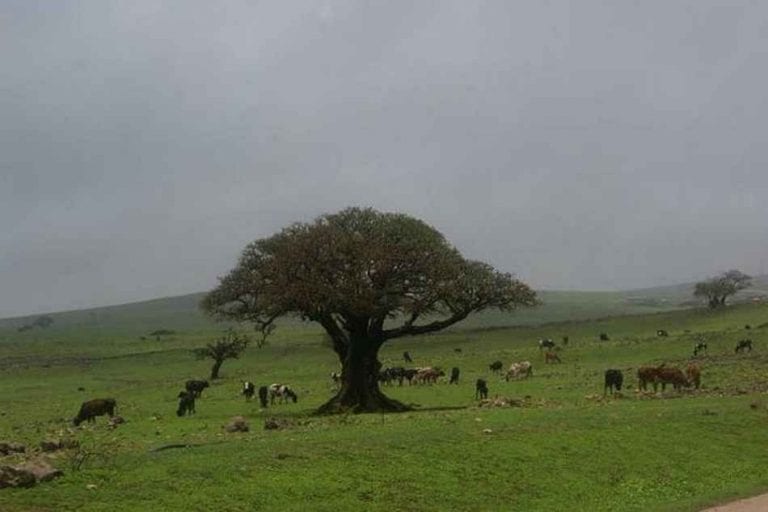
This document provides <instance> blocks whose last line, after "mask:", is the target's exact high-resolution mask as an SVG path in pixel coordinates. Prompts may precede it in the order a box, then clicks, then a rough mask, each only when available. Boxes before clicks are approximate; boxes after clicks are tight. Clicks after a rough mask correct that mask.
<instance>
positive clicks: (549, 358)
mask: <svg viewBox="0 0 768 512" xmlns="http://www.w3.org/2000/svg"><path fill="white" fill-rule="evenodd" d="M544 362H545V363H562V361H561V360H560V356H558V355H557V354H555V353H554V352H547V353H545V354H544Z"/></svg>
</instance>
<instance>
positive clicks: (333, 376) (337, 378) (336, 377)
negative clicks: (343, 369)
mask: <svg viewBox="0 0 768 512" xmlns="http://www.w3.org/2000/svg"><path fill="white" fill-rule="evenodd" d="M331 380H332V381H333V384H334V385H335V386H338V385H339V384H341V374H340V373H339V372H331Z"/></svg>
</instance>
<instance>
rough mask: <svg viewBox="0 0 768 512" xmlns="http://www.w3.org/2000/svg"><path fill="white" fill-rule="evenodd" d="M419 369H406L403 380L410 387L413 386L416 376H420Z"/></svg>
mask: <svg viewBox="0 0 768 512" xmlns="http://www.w3.org/2000/svg"><path fill="white" fill-rule="evenodd" d="M418 373H419V369H418V368H405V369H404V370H403V378H404V379H405V380H407V381H408V385H409V386H410V385H411V384H413V379H415V378H416V375H418Z"/></svg>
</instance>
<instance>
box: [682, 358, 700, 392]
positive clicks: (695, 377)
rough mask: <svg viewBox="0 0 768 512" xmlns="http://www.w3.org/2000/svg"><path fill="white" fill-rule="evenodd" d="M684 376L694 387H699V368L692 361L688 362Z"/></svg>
mask: <svg viewBox="0 0 768 512" xmlns="http://www.w3.org/2000/svg"><path fill="white" fill-rule="evenodd" d="M685 376H686V378H687V379H688V382H689V383H690V384H692V385H693V387H695V388H696V389H699V388H700V387H701V368H699V365H697V364H694V363H688V367H687V368H686V369H685Z"/></svg>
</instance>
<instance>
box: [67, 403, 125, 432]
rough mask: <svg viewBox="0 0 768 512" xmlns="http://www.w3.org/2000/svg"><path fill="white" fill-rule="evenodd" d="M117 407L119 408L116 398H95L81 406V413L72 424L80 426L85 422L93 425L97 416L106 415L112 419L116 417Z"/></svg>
mask: <svg viewBox="0 0 768 512" xmlns="http://www.w3.org/2000/svg"><path fill="white" fill-rule="evenodd" d="M115 407H117V402H116V401H115V399H114V398H95V399H93V400H89V401H87V402H83V404H82V405H81V406H80V411H79V412H78V413H77V416H75V419H74V420H73V421H72V422H73V423H74V424H75V426H78V425H80V424H81V423H82V422H84V421H88V422H90V423H93V422H95V421H96V416H103V415H104V414H108V415H109V417H110V418H111V417H112V416H114V415H115Z"/></svg>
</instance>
